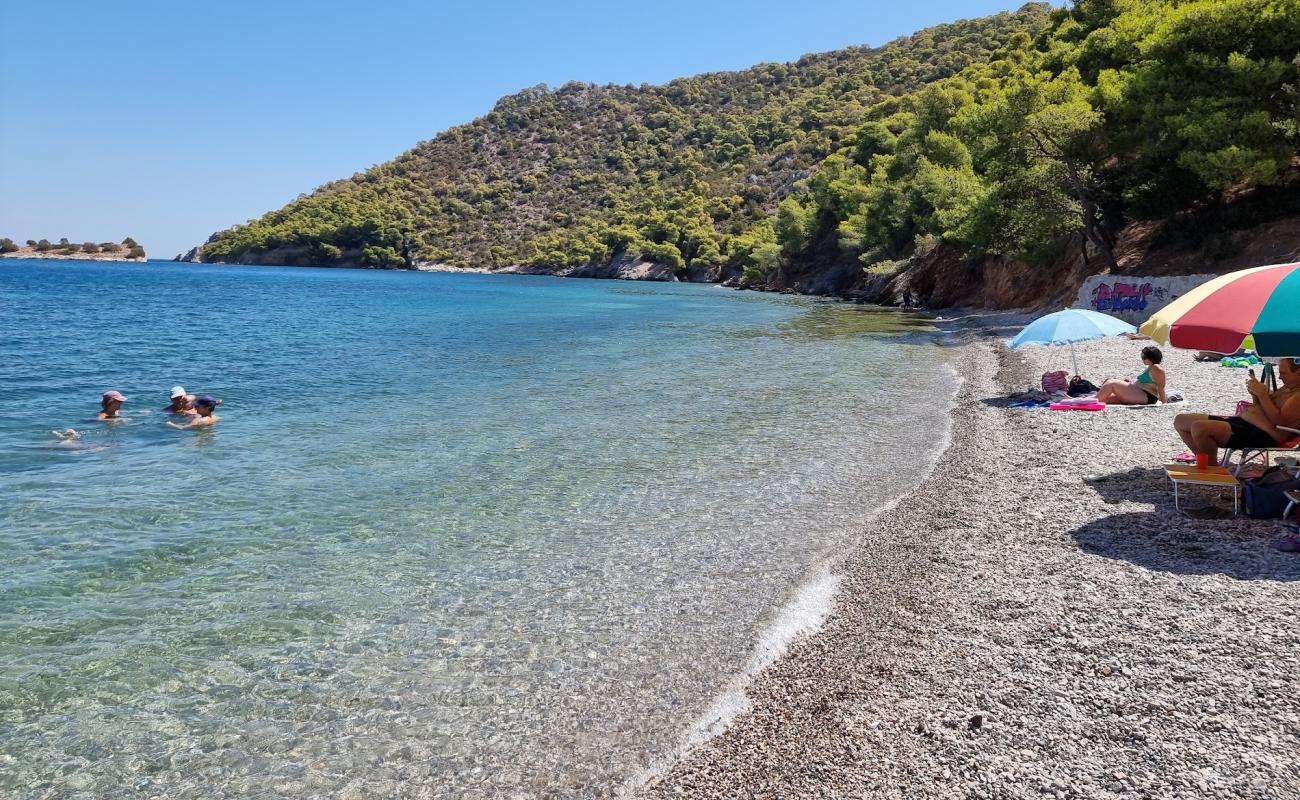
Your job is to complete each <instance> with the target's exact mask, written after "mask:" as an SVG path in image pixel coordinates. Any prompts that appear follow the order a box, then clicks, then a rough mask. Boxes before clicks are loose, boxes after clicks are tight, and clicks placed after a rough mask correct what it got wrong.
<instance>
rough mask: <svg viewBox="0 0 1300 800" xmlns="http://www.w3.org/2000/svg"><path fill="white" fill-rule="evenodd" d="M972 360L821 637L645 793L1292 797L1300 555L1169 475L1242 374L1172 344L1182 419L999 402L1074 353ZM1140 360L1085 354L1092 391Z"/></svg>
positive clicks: (961, 355) (847, 569) (1126, 345)
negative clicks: (1181, 425) (905, 493)
mask: <svg viewBox="0 0 1300 800" xmlns="http://www.w3.org/2000/svg"><path fill="white" fill-rule="evenodd" d="M998 333H999V336H998V337H989V338H983V339H981V340H978V341H975V342H973V343H970V344H966V345H962V346H961V347H959V348H958V349H956V350H955V351H954V352H953V363H954V365H955V366H956V367H957V368H958V370H959V371H960V372H961V373H962V375H963V378H964V384H963V388H962V392H961V396H960V399H959V405H958V407H957V409H956V410H955V412H954V413H955V419H954V426H953V437H952V442H951V445H950V447H949V448H948V450H947V452H946V453H945V454H944V456H943V458H942V459H941V460H940V462H939V464H938V466H937V467H936V468H935V469H934V470H933V472H931V473H930V474H929V475H928V476H920V475H918V481H919V485H918V487H917V488H916V490H915V491H914V492H913V493H912V494H911V495H910V496H909V497H907V498H906V499H904V500H903V501H902V502H901V503H900V504H899V505H898V506H897V507H895V508H893V509H892V510H889V511H886V512H884V513H882V514H880V515H879V516H878V517H876V518H875V519H871V520H869V521H867V523H866V525H865V527H864V533H863V536H862V537H861V540H860V542H859V544H857V545H856V546H855V548H854V549H853V550H852V552H850V553H848V554H847V555H846V556H845V557H844V558H843V560H842V561H841V562H839V563H838V564H836V565H834V566H833V568H832V569H833V571H834V572H835V573H837V574H838V575H839V576H840V580H841V582H840V590H839V593H838V595H837V597H836V600H835V604H834V607H833V610H832V611H831V613H830V614H829V616H828V617H827V619H826V622H825V624H824V625H823V627H822V628H821V629H820V630H819V631H818V632H816V633H815V634H812V635H810V636H806V637H804V638H802V639H800V640H797V641H796V642H795V643H794V644H793V645H792V646H791V648H790V649H789V650H788V651H787V652H786V654H785V655H784V656H783V657H782V658H780V659H779V660H777V661H776V663H774V664H773V665H771V666H770V667H769V668H768V669H766V670H765V671H763V672H762V673H761V674H760V675H759V676H758V677H757V678H756V679H755V680H754V681H753V682H752V683H751V684H750V686H749V688H748V692H747V693H748V696H749V698H750V700H751V703H752V705H751V708H750V710H749V711H748V712H747V713H745V714H743V715H741V716H740V717H739V718H738V719H737V720H736V721H735V722H734V723H733V724H732V725H731V726H730V727H729V728H728V729H727V730H726V731H725V732H724V733H722V734H721V735H719V736H717V737H715V738H713V739H711V740H709V741H707V742H706V743H704V744H703V745H701V746H700V747H698V748H696V749H694V750H692V751H690V752H689V753H688V754H687V755H685V756H684V757H682V758H681V759H680V760H678V761H677V762H676V763H675V764H674V765H673V766H672V767H670V768H669V769H668V770H667V771H666V772H665V773H664V774H662V775H660V776H659V777H658V778H657V779H655V780H654V781H652V782H651V783H650V784H649V785H647V786H645V787H643V788H642V790H641V794H642V795H643V796H645V797H648V798H679V797H692V798H837V797H855V798H860V797H871V798H921V797H935V798H1030V797H1033V798H1041V797H1050V798H1080V800H1082V799H1083V798H1087V799H1088V800H1095V799H1096V798H1261V799H1263V798H1278V799H1279V800H1281V799H1282V798H1288V799H1290V798H1296V797H1300V556H1296V555H1288V554H1285V553H1281V552H1279V551H1277V550H1275V549H1274V547H1273V544H1274V542H1275V541H1276V540H1277V538H1278V536H1279V535H1280V533H1281V528H1280V526H1279V525H1277V524H1276V523H1273V522H1265V521H1252V520H1248V519H1246V518H1245V517H1236V518H1234V517H1233V516H1232V505H1231V499H1230V498H1229V497H1228V496H1226V495H1225V496H1223V497H1222V498H1219V499H1216V495H1215V494H1214V493H1212V492H1210V493H1197V494H1196V495H1194V497H1193V505H1197V504H1199V505H1200V506H1202V508H1200V510H1197V511H1193V512H1192V514H1191V515H1189V516H1184V515H1180V514H1178V513H1176V512H1175V511H1174V508H1173V500H1172V496H1171V495H1170V493H1169V491H1168V488H1167V483H1166V481H1165V479H1164V476H1163V473H1162V471H1161V465H1162V464H1164V463H1165V462H1166V461H1167V460H1168V458H1169V457H1170V456H1171V455H1173V454H1174V453H1177V452H1180V451H1182V450H1183V449H1184V447H1183V446H1182V443H1181V442H1180V441H1179V440H1178V439H1177V438H1176V436H1175V435H1174V433H1173V430H1172V427H1171V423H1172V420H1173V417H1174V415H1175V414H1177V413H1179V412H1180V411H1206V412H1211V413H1215V412H1218V413H1223V412H1230V411H1231V409H1232V408H1233V406H1234V404H1235V403H1236V401H1237V400H1238V399H1240V398H1241V397H1242V396H1244V389H1243V383H1244V380H1245V374H1244V372H1242V371H1239V370H1230V369H1226V368H1222V367H1219V366H1218V365H1216V364H1201V363H1196V362H1194V361H1192V359H1191V357H1190V354H1187V353H1183V352H1180V351H1168V352H1167V360H1166V366H1167V368H1168V371H1169V374H1170V389H1171V391H1176V392H1181V393H1182V394H1184V395H1185V396H1186V397H1187V401H1186V402H1185V403H1181V404H1174V405H1169V406H1159V407H1145V408H1133V409H1121V408H1112V409H1109V410H1107V411H1105V412H1100V413H1082V412H1052V411H1047V410H1045V409H1043V410H1039V409H1028V410H1026V409H1012V408H1007V407H1006V403H1005V401H1004V400H1002V399H1001V398H1003V397H1005V395H1007V394H1008V392H1010V391H1015V390H1023V389H1024V388H1025V387H1026V386H1027V385H1029V384H1033V383H1036V382H1037V380H1038V376H1039V375H1040V374H1041V373H1042V372H1044V371H1046V370H1048V369H1056V368H1060V367H1061V366H1062V365H1066V366H1068V363H1069V359H1068V355H1067V353H1066V351H1062V350H1057V349H1046V348H1030V349H1026V350H1024V351H1019V352H1015V353H1012V352H1009V351H1007V350H1006V349H1005V347H1004V346H1003V345H1001V344H1000V340H1001V335H1002V334H1004V333H1006V331H999V332H998ZM1142 344H1143V343H1140V342H1129V341H1126V340H1109V341H1104V342H1096V343H1091V344H1089V345H1086V346H1082V347H1080V348H1079V359H1080V365H1081V367H1082V370H1083V372H1084V374H1085V375H1087V376H1088V377H1090V378H1091V379H1093V380H1094V381H1095V382H1098V383H1099V382H1100V379H1101V378H1104V377H1107V376H1111V375H1118V376H1124V375H1132V374H1134V373H1136V372H1137V371H1139V370H1140V369H1141V365H1140V364H1139V362H1138V355H1137V354H1138V350H1139V349H1140V347H1141V345H1142Z"/></svg>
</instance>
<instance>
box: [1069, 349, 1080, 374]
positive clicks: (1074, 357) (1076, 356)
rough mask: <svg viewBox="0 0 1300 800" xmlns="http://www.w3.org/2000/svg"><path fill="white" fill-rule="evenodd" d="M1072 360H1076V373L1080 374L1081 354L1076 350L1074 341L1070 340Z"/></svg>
mask: <svg viewBox="0 0 1300 800" xmlns="http://www.w3.org/2000/svg"><path fill="white" fill-rule="evenodd" d="M1070 360H1071V361H1073V362H1074V374H1075V375H1078V374H1079V354H1078V353H1076V352H1074V342H1070Z"/></svg>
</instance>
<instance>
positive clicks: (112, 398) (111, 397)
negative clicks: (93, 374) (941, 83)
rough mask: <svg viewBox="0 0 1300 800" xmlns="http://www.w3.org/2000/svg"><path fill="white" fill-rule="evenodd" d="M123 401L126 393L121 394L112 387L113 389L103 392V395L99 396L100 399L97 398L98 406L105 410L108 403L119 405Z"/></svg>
mask: <svg viewBox="0 0 1300 800" xmlns="http://www.w3.org/2000/svg"><path fill="white" fill-rule="evenodd" d="M125 402H126V395H124V394H122V393H121V392H119V391H117V390H115V389H114V390H111V391H107V392H104V396H103V397H101V398H100V400H99V404H100V406H102V407H103V409H104V410H105V411H107V410H108V407H109V406H110V405H119V406H120V405H122V404H123V403H125Z"/></svg>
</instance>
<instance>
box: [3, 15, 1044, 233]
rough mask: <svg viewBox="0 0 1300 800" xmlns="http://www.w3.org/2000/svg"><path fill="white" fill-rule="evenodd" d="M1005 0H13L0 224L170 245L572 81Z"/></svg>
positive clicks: (856, 36) (770, 53)
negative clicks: (534, 91)
mask: <svg viewBox="0 0 1300 800" xmlns="http://www.w3.org/2000/svg"><path fill="white" fill-rule="evenodd" d="M1020 5H1021V3H1020V2H998V0H967V1H966V2H955V0H911V1H910V2H863V0H825V2H821V1H819V0H811V2H791V0H727V1H726V2H710V0H689V1H683V0H642V2H634V3H632V2H629V3H622V2H595V1H593V0H581V1H579V2H566V3H556V2H549V3H548V2H541V1H540V0H534V1H533V2H504V1H503V0H460V1H459V2H447V1H446V0H429V1H428V2H406V1H404V0H369V1H368V2H350V3H344V2H332V1H331V0H316V2H300V1H298V0H294V1H293V2H290V1H289V0H259V1H258V2H245V1H244V0H219V2H202V3H199V2H178V0H165V1H158V0H126V2H121V3H109V2H104V0H79V1H77V2H70V1H68V0H0V30H3V31H4V34H3V45H2V46H0V236H9V237H12V238H14V239H17V240H19V241H20V242H21V241H23V240H26V239H40V238H49V239H52V240H53V239H57V238H58V237H61V236H67V237H68V238H70V239H72V240H74V241H87V240H90V241H109V240H114V241H115V240H120V239H121V238H122V237H124V236H128V235H129V236H134V237H135V238H136V239H138V240H140V242H141V243H142V244H144V245H145V247H146V248H148V250H149V254H150V255H151V256H152V257H155V258H161V257H166V258H170V257H171V256H173V255H174V254H176V253H178V252H181V251H183V250H186V249H188V248H189V247H191V246H193V245H195V244H197V243H199V242H201V241H202V240H203V239H205V238H206V237H207V236H208V235H209V234H210V233H212V232H213V231H215V230H218V229H220V228H224V227H227V226H229V225H231V224H234V223H238V222H243V221H245V220H247V219H249V218H252V217H255V216H258V215H260V214H262V213H263V212H265V211H269V210H271V209H273V208H277V207H279V206H281V205H283V204H284V203H286V202H288V201H289V200H292V199H293V198H294V197H295V196H297V195H298V194H299V193H301V192H307V191H310V190H311V189H313V188H315V187H316V186H319V185H320V184H322V183H325V182H326V181H329V180H333V179H335V178H340V177H346V176H348V175H351V174H352V173H354V172H356V171H358V170H361V169H364V168H366V167H368V166H370V165H371V164H375V163H379V162H382V161H386V160H388V159H390V158H392V157H393V156H395V155H397V154H399V153H401V152H402V151H404V150H406V149H408V148H410V147H411V146H412V145H414V144H415V143H416V142H418V141H421V140H424V139H429V138H432V137H433V136H434V135H435V134H436V133H438V132H439V131H441V130H443V129H445V128H447V127H450V126H452V125H456V124H459V123H462V122H467V121H469V120H471V119H473V118H474V117H476V116H479V115H480V114H483V113H486V112H487V111H489V110H491V108H492V105H493V103H494V102H495V101H496V99H497V98H498V97H500V96H501V95H503V94H509V93H512V92H515V91H518V90H519V89H521V88H523V87H525V86H532V85H535V84H538V83H547V84H549V85H551V86H552V87H554V86H559V85H561V84H563V83H564V82H565V81H569V80H579V81H591V82H595V83H662V82H665V81H668V80H671V79H672V78H675V77H679V76H683V75H692V74H695V73H698V72H706V71H713V70H724V69H740V68H743V67H747V66H749V65H751V64H755V63H759V62H763V61H789V60H792V59H795V58H798V57H799V56H800V55H802V54H804V53H811V52H818V51H822V50H832V49H835V48H839V47H844V46H847V45H853V44H882V43H884V42H886V41H888V40H889V39H892V38H895V37H897V36H900V35H904V34H907V33H910V32H912V31H914V30H917V29H919V28H923V27H926V26H929V25H933V24H936V23H940V22H946V21H949V20H953V19H958V18H962V17H976V16H982V15H984V14H990V13H994V12H997V11H1002V10H1007V9H1014V8H1018V7H1019V6H1020Z"/></svg>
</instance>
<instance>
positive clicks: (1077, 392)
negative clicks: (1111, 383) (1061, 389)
mask: <svg viewBox="0 0 1300 800" xmlns="http://www.w3.org/2000/svg"><path fill="white" fill-rule="evenodd" d="M1065 393H1066V394H1068V395H1069V396H1071V397H1083V396H1084V395H1085V394H1096V393H1097V387H1096V386H1093V385H1092V381H1090V380H1088V379H1086V378H1082V377H1080V376H1078V375H1075V376H1074V377H1073V378H1071V379H1070V388H1068V389H1066V390H1065Z"/></svg>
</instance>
